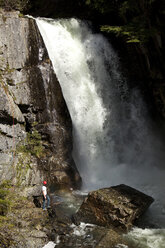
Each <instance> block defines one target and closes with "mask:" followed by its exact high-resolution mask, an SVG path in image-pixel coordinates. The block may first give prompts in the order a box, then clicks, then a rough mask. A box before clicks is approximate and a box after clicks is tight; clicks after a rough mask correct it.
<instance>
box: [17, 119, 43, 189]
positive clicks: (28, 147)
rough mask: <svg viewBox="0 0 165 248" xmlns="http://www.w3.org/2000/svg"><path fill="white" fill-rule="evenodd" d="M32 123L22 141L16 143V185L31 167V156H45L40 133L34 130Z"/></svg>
mask: <svg viewBox="0 0 165 248" xmlns="http://www.w3.org/2000/svg"><path fill="white" fill-rule="evenodd" d="M36 125H37V122H35V123H33V131H32V132H31V133H28V134H27V137H26V139H25V140H24V142H23V143H20V144H18V145H17V148H16V153H17V155H18V163H17V165H16V172H17V185H18V186H19V185H21V184H22V182H23V180H25V179H26V175H27V173H28V171H29V170H31V169H32V167H31V160H32V157H36V158H41V157H44V156H45V151H44V147H43V145H42V137H41V134H40V133H39V132H38V131H37V130H35V128H34V126H36Z"/></svg>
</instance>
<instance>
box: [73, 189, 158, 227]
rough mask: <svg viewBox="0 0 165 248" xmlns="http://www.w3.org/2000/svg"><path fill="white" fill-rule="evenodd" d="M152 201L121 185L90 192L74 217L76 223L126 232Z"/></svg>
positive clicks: (150, 198)
mask: <svg viewBox="0 0 165 248" xmlns="http://www.w3.org/2000/svg"><path fill="white" fill-rule="evenodd" d="M153 201H154V199H153V198H152V197H150V196H148V195H146V194H144V193H142V192H140V191H138V190H136V189H134V188H131V187H129V186H127V185H124V184H121V185H117V186H114V187H110V188H104V189H99V190H96V191H92V192H90V193H89V194H88V196H87V197H86V198H85V200H84V202H83V203H82V205H81V207H80V209H79V210H78V212H77V213H76V215H75V219H76V221H83V222H86V223H93V224H96V225H100V226H107V227H115V228H117V229H121V230H128V229H129V228H130V227H131V226H132V225H133V223H134V222H135V220H136V219H138V218H139V217H140V216H141V215H142V214H143V213H144V212H145V210H146V209H147V208H148V207H149V206H150V204H151V203H152V202H153Z"/></svg>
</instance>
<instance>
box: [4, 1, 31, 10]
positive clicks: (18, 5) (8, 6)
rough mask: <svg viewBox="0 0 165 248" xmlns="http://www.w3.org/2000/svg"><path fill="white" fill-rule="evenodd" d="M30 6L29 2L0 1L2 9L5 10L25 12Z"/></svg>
mask: <svg viewBox="0 0 165 248" xmlns="http://www.w3.org/2000/svg"><path fill="white" fill-rule="evenodd" d="M28 6H29V0H0V7H2V8H4V9H5V10H8V11H10V10H20V11H24V10H26V9H27V8H28Z"/></svg>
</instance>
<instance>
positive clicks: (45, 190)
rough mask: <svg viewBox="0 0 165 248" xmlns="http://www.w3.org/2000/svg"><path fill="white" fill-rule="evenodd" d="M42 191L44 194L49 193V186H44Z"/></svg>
mask: <svg viewBox="0 0 165 248" xmlns="http://www.w3.org/2000/svg"><path fill="white" fill-rule="evenodd" d="M42 192H43V194H44V195H47V188H46V186H42Z"/></svg>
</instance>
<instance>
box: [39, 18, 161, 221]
mask: <svg viewBox="0 0 165 248" xmlns="http://www.w3.org/2000/svg"><path fill="white" fill-rule="evenodd" d="M36 22H37V25H38V27H39V30H40V32H41V35H42V37H43V40H44V42H45V44H46V47H47V49H48V53H49V56H50V59H51V61H52V63H53V67H54V70H55V73H56V75H57V77H58V80H59V82H60V85H61V88H62V92H63V95H64V98H65V100H66V103H67V106H68V109H69V112H70V115H71V118H72V123H73V141H74V148H73V157H74V160H75V162H76V165H77V167H78V170H79V171H80V174H81V176H82V179H83V182H84V189H87V190H91V189H96V188H99V187H105V186H111V185H117V184H121V183H125V184H127V185H130V186H134V187H136V188H138V189H139V190H142V191H144V192H145V193H148V194H150V195H151V196H153V197H154V198H155V199H156V201H155V204H153V206H155V207H153V211H156V214H157V216H158V215H159V216H160V220H163V221H162V223H164V220H165V216H164V215H165V201H164V198H165V197H164V195H163V192H164V188H165V180H164V175H165V170H164V169H163V163H164V161H163V160H164V159H165V155H164V150H163V145H162V143H161V140H160V139H158V138H157V136H156V134H155V132H154V126H153V124H152V122H151V121H150V119H149V117H148V113H147V109H146V107H145V104H144V102H143V100H142V98H141V96H140V92H139V91H138V89H133V90H130V89H129V87H128V85H127V80H126V79H125V78H124V77H123V75H122V72H121V68H120V67H121V66H120V63H119V58H118V56H117V54H116V52H115V51H114V49H113V47H112V46H111V45H110V44H109V42H108V41H107V40H106V39H105V38H104V37H103V36H102V35H101V34H96V33H93V32H92V31H91V29H90V25H89V24H87V23H85V22H82V21H80V20H76V19H60V20H52V19H44V18H37V19H36ZM162 216H163V217H164V219H162Z"/></svg>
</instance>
